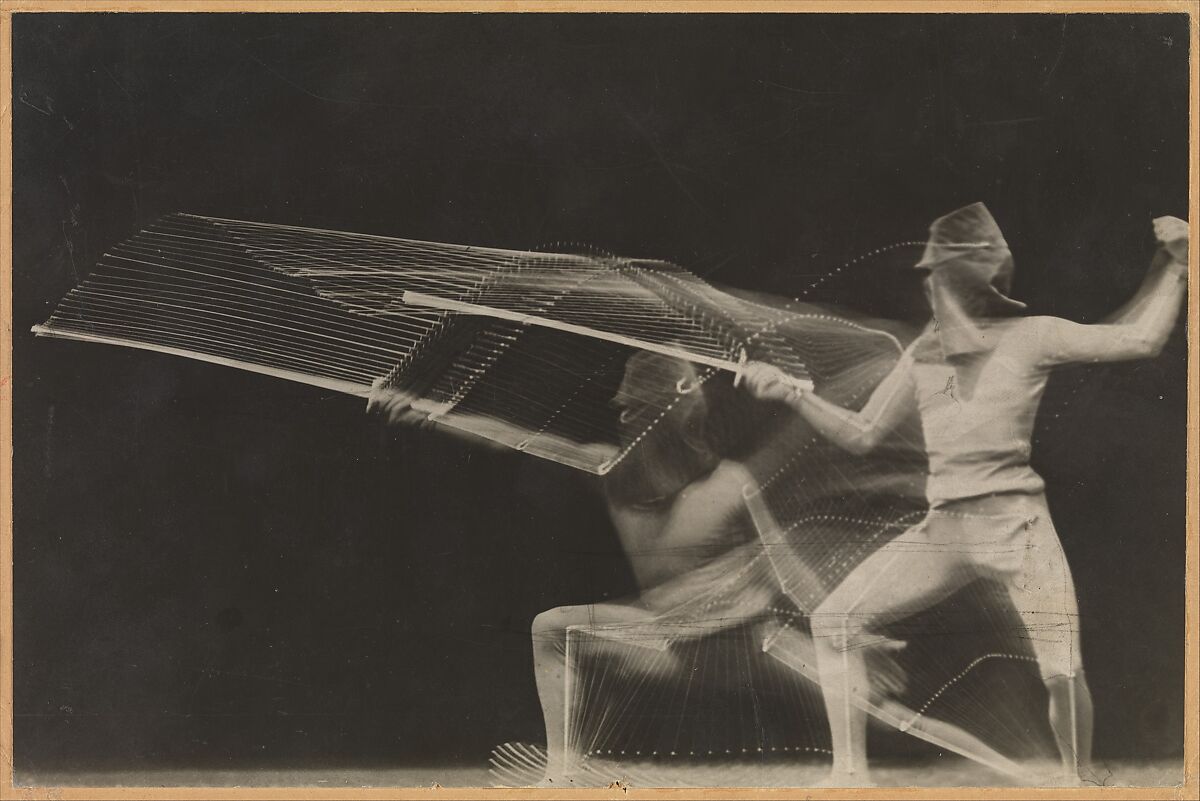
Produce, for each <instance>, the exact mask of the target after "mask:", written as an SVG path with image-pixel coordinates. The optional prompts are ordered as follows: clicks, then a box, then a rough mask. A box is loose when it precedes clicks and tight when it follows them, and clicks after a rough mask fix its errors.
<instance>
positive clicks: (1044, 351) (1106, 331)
mask: <svg viewBox="0 0 1200 801" xmlns="http://www.w3.org/2000/svg"><path fill="white" fill-rule="evenodd" d="M1186 286H1187V264H1186V262H1183V261H1180V260H1179V259H1177V258H1175V257H1173V256H1171V255H1170V253H1169V252H1168V251H1167V250H1166V249H1163V250H1160V251H1159V253H1158V254H1157V255H1156V256H1155V259H1154V262H1153V263H1152V265H1151V267H1150V270H1149V272H1148V273H1147V274H1146V280H1145V281H1143V282H1142V286H1141V288H1140V289H1139V290H1138V291H1137V293H1136V294H1135V295H1134V297H1133V299H1132V300H1130V302H1129V303H1127V304H1125V306H1123V307H1122V308H1121V309H1120V310H1119V311H1118V312H1117V313H1116V314H1114V315H1113V316H1111V317H1110V318H1109V319H1108V320H1106V321H1105V322H1103V323H1099V324H1096V325H1082V324H1080V323H1073V322H1070V321H1068V320H1062V319H1059V318H1056V317H1040V318H1035V319H1034V320H1031V321H1030V322H1031V323H1032V324H1033V329H1032V331H1033V336H1034V337H1035V339H1036V347H1037V349H1038V351H1039V352H1040V354H1041V356H1042V360H1043V361H1044V362H1045V363H1047V364H1065V363H1070V362H1115V361H1124V360H1127V359H1144V358H1149V357H1152V356H1157V355H1158V354H1159V352H1161V351H1162V348H1163V345H1165V344H1166V342H1167V338H1168V337H1170V335H1171V331H1172V329H1174V327H1175V321H1176V319H1177V318H1178V316H1179V309H1180V307H1181V306H1182V305H1183V298H1184V295H1185V290H1186Z"/></svg>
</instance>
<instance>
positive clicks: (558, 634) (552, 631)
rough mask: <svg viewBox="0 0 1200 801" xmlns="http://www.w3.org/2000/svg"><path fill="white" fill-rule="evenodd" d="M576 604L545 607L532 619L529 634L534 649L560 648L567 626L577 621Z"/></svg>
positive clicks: (577, 608)
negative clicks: (531, 637) (544, 609)
mask: <svg viewBox="0 0 1200 801" xmlns="http://www.w3.org/2000/svg"><path fill="white" fill-rule="evenodd" d="M581 608H582V607H578V606H560V607H557V608H555V609H547V610H546V611H545V612H541V613H539V614H538V615H537V616H536V617H534V619H533V625H532V626H530V634H531V635H532V636H533V647H534V650H549V649H561V648H562V645H563V642H564V641H565V640H566V637H567V628H568V627H569V626H573V625H575V624H576V623H578V622H579V614H578V610H579V609H581Z"/></svg>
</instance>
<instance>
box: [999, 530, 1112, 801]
mask: <svg viewBox="0 0 1200 801" xmlns="http://www.w3.org/2000/svg"><path fill="white" fill-rule="evenodd" d="M1029 532H1030V533H1029V551H1030V556H1029V558H1028V561H1027V567H1026V569H1025V573H1024V575H1023V576H1021V577H1019V578H1017V579H1015V580H1013V581H1012V582H1010V584H1009V588H1008V591H1009V597H1010V598H1011V599H1012V602H1013V606H1014V607H1015V608H1016V610H1017V613H1018V614H1019V615H1020V617H1021V621H1022V623H1023V624H1024V626H1025V631H1026V636H1028V637H1029V640H1030V644H1031V645H1032V646H1033V652H1034V655H1035V656H1036V657H1037V662H1038V670H1039V672H1040V673H1041V676H1042V681H1043V683H1044V684H1045V685H1046V692H1047V694H1048V696H1049V709H1048V710H1047V711H1048V714H1049V720H1050V728H1051V730H1052V731H1053V732H1054V741H1055V745H1056V746H1057V748H1058V754H1059V760H1060V766H1061V769H1062V775H1063V778H1064V780H1065V781H1067V782H1069V783H1070V784H1078V783H1079V782H1080V781H1086V780H1087V779H1089V778H1091V776H1092V765H1091V759H1092V718H1093V711H1092V694H1091V691H1090V690H1089V689H1088V684H1087V679H1086V678H1085V676H1084V673H1083V660H1082V656H1081V654H1082V652H1081V637H1080V623H1079V605H1078V602H1077V601H1076V597H1075V584H1074V582H1073V581H1072V579H1071V571H1070V569H1069V568H1068V565H1067V559H1066V554H1064V553H1063V549H1062V544H1061V542H1060V541H1059V539H1058V535H1057V533H1055V531H1054V526H1053V524H1052V523H1050V520H1049V516H1048V515H1043V516H1040V517H1038V518H1035V519H1033V520H1031V521H1030V529H1029Z"/></svg>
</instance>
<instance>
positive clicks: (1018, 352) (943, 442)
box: [913, 320, 1050, 507]
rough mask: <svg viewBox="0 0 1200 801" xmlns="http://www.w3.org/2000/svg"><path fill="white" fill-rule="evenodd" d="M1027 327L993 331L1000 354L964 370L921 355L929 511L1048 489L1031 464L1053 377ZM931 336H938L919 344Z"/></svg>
mask: <svg viewBox="0 0 1200 801" xmlns="http://www.w3.org/2000/svg"><path fill="white" fill-rule="evenodd" d="M1024 322H1025V321H1024V320H1013V321H1006V322H1001V323H995V324H993V325H992V326H989V329H988V330H989V332H994V334H995V336H996V337H997V342H996V345H995V347H994V348H992V349H991V350H989V351H986V352H984V353H982V354H979V355H976V356H972V357H970V358H969V359H968V360H966V361H964V362H961V363H955V364H950V363H947V362H945V361H943V360H940V359H928V358H921V357H920V356H918V358H917V360H916V362H915V364H914V366H913V391H914V393H915V395H916V404H917V408H918V410H919V412H920V418H921V427H922V429H923V432H924V437H925V448H926V452H927V454H928V457H929V481H928V484H927V486H926V495H927V496H928V500H929V503H930V505H931V506H935V507H936V506H940V505H945V504H948V503H952V502H954V501H957V500H962V499H966V498H975V497H979V496H983V495H989V494H1002V493H1010V492H1021V493H1030V494H1038V493H1041V492H1042V491H1043V490H1044V488H1045V483H1044V482H1043V481H1042V478H1041V477H1040V476H1039V475H1038V474H1037V473H1035V472H1034V471H1033V468H1032V467H1031V465H1030V461H1029V460H1030V455H1031V452H1032V438H1033V426H1034V422H1035V420H1036V417H1037V410H1038V405H1039V404H1040V403H1041V399H1042V395H1043V393H1044V392H1045V389H1046V380H1047V378H1048V376H1049V372H1050V371H1049V368H1048V367H1047V366H1045V365H1044V364H1043V363H1042V360H1041V358H1040V356H1039V349H1038V347H1037V342H1036V333H1035V332H1034V331H1033V330H1032V328H1031V327H1030V326H1028V325H1024V324H1023V323H1024ZM931 336H936V334H933V333H926V334H924V335H923V337H922V338H924V337H931ZM917 344H920V343H917ZM916 350H917V352H918V353H919V352H920V351H921V348H917V349H916ZM925 350H929V351H937V350H938V349H937V348H936V347H931V348H927V349H925Z"/></svg>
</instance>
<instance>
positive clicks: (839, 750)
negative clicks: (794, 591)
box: [813, 610, 870, 787]
mask: <svg viewBox="0 0 1200 801" xmlns="http://www.w3.org/2000/svg"><path fill="white" fill-rule="evenodd" d="M817 614H820V615H822V616H823V617H824V618H825V619H824V621H823V624H822V625H821V627H820V632H819V633H818V634H817V636H816V637H814V640H813V649H814V651H815V655H816V662H817V673H818V680H819V681H820V683H821V696H822V698H823V700H824V702H825V713H826V715H827V716H828V717H829V733H830V738H831V741H832V746H833V767H832V770H831V771H830V775H829V778H828V779H827V780H826V782H824V784H825V785H826V786H834V787H836V786H857V785H862V784H867V783H869V782H870V778H869V776H870V772H869V769H868V763H867V713H866V711H865V710H864V709H863V708H862V705H861V704H860V703H856V699H859V698H865V697H866V695H867V693H868V692H869V690H870V688H869V687H868V684H867V682H868V678H867V667H866V660H865V659H864V658H863V654H862V652H861V651H859V650H858V649H856V648H852V647H848V646H849V643H850V638H851V632H850V624H849V616H848V615H845V614H839V613H837V612H835V611H833V610H818V612H817ZM814 617H816V615H814Z"/></svg>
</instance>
